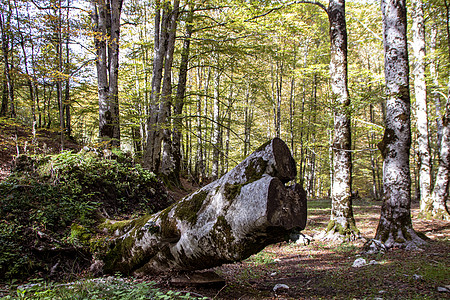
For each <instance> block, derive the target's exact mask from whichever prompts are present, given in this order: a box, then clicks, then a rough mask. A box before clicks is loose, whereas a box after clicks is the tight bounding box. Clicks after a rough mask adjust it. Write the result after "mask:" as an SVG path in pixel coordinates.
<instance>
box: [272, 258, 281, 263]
mask: <svg viewBox="0 0 450 300" xmlns="http://www.w3.org/2000/svg"><path fill="white" fill-rule="evenodd" d="M273 261H274V262H280V261H281V259H279V258H275V259H274V260H273Z"/></svg>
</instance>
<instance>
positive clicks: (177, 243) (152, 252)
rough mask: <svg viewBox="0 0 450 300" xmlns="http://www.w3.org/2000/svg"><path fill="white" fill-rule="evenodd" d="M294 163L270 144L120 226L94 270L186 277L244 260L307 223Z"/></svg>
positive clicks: (280, 144) (278, 143)
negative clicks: (203, 183)
mask: <svg viewBox="0 0 450 300" xmlns="http://www.w3.org/2000/svg"><path fill="white" fill-rule="evenodd" d="M295 176H296V168H295V161H294V159H293V158H292V155H291V153H290V151H289V149H288V147H287V146H286V144H285V143H284V142H283V141H282V140H280V139H278V138H276V139H273V140H271V141H270V142H268V143H266V144H264V145H263V146H261V147H260V148H259V149H258V150H256V151H255V152H254V153H253V154H251V155H250V156H249V157H247V158H246V159H245V160H244V161H242V162H241V163H240V164H239V165H237V166H236V167H235V168H234V169H233V170H231V171H230V172H228V173H227V174H225V175H224V176H223V177H222V178H220V179H218V180H216V181H214V182H212V183H210V184H209V185H207V186H205V187H203V188H201V189H199V190H198V191H196V192H194V193H192V194H191V195H189V196H187V197H185V198H183V199H182V200H180V201H179V202H177V203H175V204H173V205H172V206H170V207H168V208H166V209H165V210H163V211H160V212H159V213H157V214H154V215H148V216H145V217H142V218H140V219H136V220H134V221H132V222H130V223H129V224H128V225H126V226H124V228H123V232H124V234H123V235H121V236H119V237H117V238H116V239H114V240H113V241H112V242H111V243H110V244H109V247H108V249H107V250H106V252H105V253H103V254H102V255H100V256H99V257H98V258H99V260H98V261H97V262H96V265H97V266H98V265H101V266H102V268H103V271H104V272H107V273H111V272H116V271H120V272H123V273H127V274H129V273H135V274H147V273H159V272H166V271H192V270H201V269H206V268H211V267H215V266H219V265H221V264H224V263H231V262H236V261H241V260H244V259H245V258H247V257H249V256H250V255H252V254H255V253H257V252H259V251H260V250H262V249H263V248H264V247H265V246H267V245H269V244H272V243H276V242H281V241H283V240H285V239H286V237H288V236H289V234H290V233H291V232H292V230H297V231H298V230H302V229H304V227H305V225H306V195H305V192H304V190H303V188H302V187H301V186H300V185H298V184H294V185H292V186H289V187H286V186H285V183H287V182H288V181H290V180H293V179H294V178H295Z"/></svg>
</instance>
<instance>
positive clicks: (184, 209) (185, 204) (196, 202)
mask: <svg viewBox="0 0 450 300" xmlns="http://www.w3.org/2000/svg"><path fill="white" fill-rule="evenodd" d="M207 196H208V192H207V191H198V192H196V193H195V194H193V195H192V196H191V197H190V199H188V200H184V201H181V202H178V204H177V207H176V209H175V215H176V217H178V218H180V219H181V220H185V221H188V222H189V223H191V224H195V223H196V222H197V217H198V212H199V211H200V208H201V207H202V205H203V203H204V202H205V200H206V197H207Z"/></svg>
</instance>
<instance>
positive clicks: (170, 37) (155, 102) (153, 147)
mask: <svg viewBox="0 0 450 300" xmlns="http://www.w3.org/2000/svg"><path fill="white" fill-rule="evenodd" d="M179 3H180V1H179V0H174V3H173V4H172V3H171V1H162V3H161V1H156V2H155V5H156V7H155V23H154V28H155V36H154V43H155V46H154V58H153V73H152V81H151V94H150V100H149V102H150V103H149V116H148V118H147V130H148V132H147V143H146V147H145V150H144V165H145V166H146V167H147V168H149V169H150V170H152V171H154V172H159V171H160V167H161V147H162V141H163V137H164V132H163V127H164V125H167V124H166V122H167V117H168V113H169V111H170V103H169V100H170V97H171V78H172V77H171V71H172V70H171V69H172V61H173V52H174V47H175V38H176V28H177V27H176V26H177V19H178V6H179ZM163 76H164V77H163Z"/></svg>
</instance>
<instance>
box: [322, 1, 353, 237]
mask: <svg viewBox="0 0 450 300" xmlns="http://www.w3.org/2000/svg"><path fill="white" fill-rule="evenodd" d="M328 19H329V22H330V43H331V60H330V76H331V91H332V97H333V99H334V101H335V104H334V105H333V106H334V107H335V109H334V141H333V170H334V174H333V180H332V185H333V188H332V193H331V218H330V222H329V223H328V227H327V229H326V235H325V237H324V238H326V239H354V238H355V237H356V236H357V235H359V230H358V229H357V228H356V225H355V219H354V217H353V207H352V197H351V195H352V156H351V149H352V148H351V131H350V125H351V121H350V98H349V95H348V79H347V77H348V75H347V26H346V21H345V0H330V2H329V7H328Z"/></svg>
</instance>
